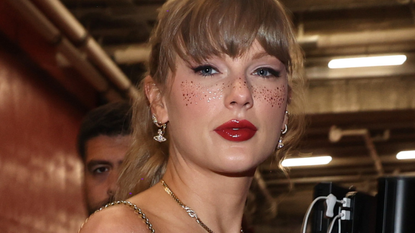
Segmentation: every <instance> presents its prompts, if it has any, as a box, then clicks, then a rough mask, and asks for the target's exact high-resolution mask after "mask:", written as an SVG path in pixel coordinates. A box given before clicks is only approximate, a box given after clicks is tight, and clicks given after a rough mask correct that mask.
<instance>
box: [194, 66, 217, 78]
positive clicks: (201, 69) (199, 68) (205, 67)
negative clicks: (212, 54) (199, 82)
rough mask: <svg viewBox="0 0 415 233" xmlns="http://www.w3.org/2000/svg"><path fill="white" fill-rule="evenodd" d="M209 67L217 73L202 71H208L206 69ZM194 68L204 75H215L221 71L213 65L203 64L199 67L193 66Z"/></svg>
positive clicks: (196, 71)
mask: <svg viewBox="0 0 415 233" xmlns="http://www.w3.org/2000/svg"><path fill="white" fill-rule="evenodd" d="M208 69H209V70H210V71H211V72H212V71H214V72H215V73H208V74H206V73H202V72H204V71H206V70H208ZM192 70H193V72H195V73H196V74H200V75H202V76H213V75H214V74H217V73H219V71H218V70H217V69H216V68H215V67H213V66H211V65H201V66H197V67H194V68H192Z"/></svg>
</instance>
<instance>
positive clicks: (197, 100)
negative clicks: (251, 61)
mask: <svg viewBox="0 0 415 233" xmlns="http://www.w3.org/2000/svg"><path fill="white" fill-rule="evenodd" d="M225 86H226V84H225V83H217V84H215V85H213V86H204V85H201V84H199V83H195V82H193V81H188V80H185V81H182V82H181V84H180V90H181V100H182V102H183V104H184V105H185V106H191V105H198V104H205V103H210V102H213V101H215V100H220V99H222V98H223V89H224V88H225Z"/></svg>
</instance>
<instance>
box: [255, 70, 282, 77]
mask: <svg viewBox="0 0 415 233" xmlns="http://www.w3.org/2000/svg"><path fill="white" fill-rule="evenodd" d="M253 74H254V75H258V76H261V77H264V78H269V77H275V78H279V77H281V72H280V71H278V70H275V69H272V68H258V69H256V70H255V71H254V72H253Z"/></svg>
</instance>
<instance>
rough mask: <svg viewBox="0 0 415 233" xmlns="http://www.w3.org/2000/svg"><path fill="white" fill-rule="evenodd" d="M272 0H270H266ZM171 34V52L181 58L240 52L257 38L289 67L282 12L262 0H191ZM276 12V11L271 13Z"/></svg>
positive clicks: (287, 35)
mask: <svg viewBox="0 0 415 233" xmlns="http://www.w3.org/2000/svg"><path fill="white" fill-rule="evenodd" d="M265 1H267V0H265ZM268 1H274V0H268ZM195 2H198V4H196V3H195V5H194V6H193V7H194V9H193V11H191V13H189V14H188V15H186V16H185V18H184V19H183V20H182V22H181V25H179V26H178V27H179V28H178V30H177V34H176V35H175V38H174V43H173V44H174V45H175V46H174V49H175V50H176V51H175V53H176V54H177V55H179V56H180V57H181V58H182V59H183V60H185V61H190V60H193V61H195V62H199V63H200V62H202V61H204V60H206V59H208V58H209V57H211V56H220V55H221V54H227V55H229V56H230V57H233V58H235V57H238V56H241V55H242V54H243V53H244V52H246V51H247V50H248V49H249V48H250V47H251V45H252V43H253V42H254V41H255V39H257V40H258V41H259V43H260V44H261V46H262V47H263V48H264V49H265V51H266V52H267V53H268V54H270V55H272V56H275V57H277V58H278V59H279V60H280V61H281V62H282V63H283V64H284V65H285V66H286V67H287V70H290V63H291V58H290V51H289V48H290V44H292V43H291V42H290V41H288V39H287V38H290V37H291V36H292V35H291V33H292V32H291V31H290V28H289V27H287V26H286V25H287V24H289V21H287V20H285V18H286V15H285V12H284V11H282V10H281V9H279V8H278V7H275V8H273V9H270V8H269V6H270V5H273V6H275V4H266V3H264V0H261V1H258V0H255V1H240V0H217V1H195ZM275 12H278V14H275Z"/></svg>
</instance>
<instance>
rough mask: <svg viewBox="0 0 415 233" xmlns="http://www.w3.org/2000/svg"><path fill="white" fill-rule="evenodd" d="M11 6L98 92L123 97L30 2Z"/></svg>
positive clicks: (110, 97)
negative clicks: (54, 46)
mask: <svg viewBox="0 0 415 233" xmlns="http://www.w3.org/2000/svg"><path fill="white" fill-rule="evenodd" d="M9 2H10V4H11V5H12V6H14V7H15V9H16V10H18V11H19V12H20V13H21V14H22V16H23V17H25V18H26V19H27V21H28V22H30V23H31V24H32V25H33V26H34V27H35V29H37V31H38V32H39V33H40V34H41V36H42V37H43V38H45V39H46V40H47V41H48V42H49V43H51V44H54V45H56V48H57V50H58V51H59V52H61V53H62V54H63V55H64V56H65V57H66V58H67V59H68V61H69V62H70V63H71V64H72V65H73V66H74V67H75V69H76V70H77V71H78V72H79V73H80V74H81V75H82V76H83V77H84V78H85V79H86V80H87V81H89V83H90V84H91V85H92V86H93V87H94V88H95V89H96V90H97V91H98V92H101V93H103V94H104V96H105V97H106V98H107V99H108V100H110V101H113V100H120V99H122V97H121V96H120V95H119V94H118V93H117V92H116V91H115V90H113V89H112V88H110V85H109V83H108V82H107V81H106V79H105V78H104V77H103V76H102V75H101V74H100V73H99V72H98V71H97V70H96V69H95V68H94V67H93V66H92V65H91V64H90V63H89V62H88V61H87V60H85V58H84V56H83V54H81V53H80V52H79V51H78V50H77V49H76V48H75V47H74V46H73V44H71V42H69V40H68V39H67V38H66V37H64V36H63V35H62V34H61V33H60V31H59V30H58V29H57V28H56V27H55V26H54V25H53V24H52V23H51V22H50V21H49V20H48V19H47V18H46V17H45V16H44V15H43V14H42V13H41V12H40V11H39V10H38V9H37V8H36V6H35V5H33V4H32V3H31V2H30V1H25V0H9Z"/></svg>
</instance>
